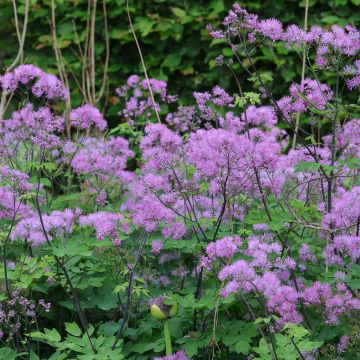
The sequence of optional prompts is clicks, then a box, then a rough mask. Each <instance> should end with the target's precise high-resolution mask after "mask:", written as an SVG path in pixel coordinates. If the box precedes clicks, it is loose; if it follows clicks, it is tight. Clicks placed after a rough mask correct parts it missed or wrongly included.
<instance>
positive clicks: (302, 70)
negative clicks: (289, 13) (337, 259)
mask: <svg viewBox="0 0 360 360" xmlns="http://www.w3.org/2000/svg"><path fill="white" fill-rule="evenodd" d="M308 12H309V0H306V1H305V17H304V30H305V31H307V27H308ZM306 52H307V51H306V46H304V51H303V62H302V69H301V83H300V88H301V92H303V91H304V88H303V86H304V85H303V83H304V80H305V65H306V55H307V54H306ZM299 121H300V112H297V113H296V123H295V133H294V139H293V144H292V147H293V148H294V147H295V146H296V137H297V133H298V130H299Z"/></svg>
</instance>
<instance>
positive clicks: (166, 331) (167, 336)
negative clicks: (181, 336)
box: [163, 319, 172, 356]
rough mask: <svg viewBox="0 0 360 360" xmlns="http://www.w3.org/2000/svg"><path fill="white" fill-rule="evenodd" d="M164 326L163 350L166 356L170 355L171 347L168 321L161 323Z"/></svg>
mask: <svg viewBox="0 0 360 360" xmlns="http://www.w3.org/2000/svg"><path fill="white" fill-rule="evenodd" d="M163 324H164V337H165V349H166V356H169V355H171V354H172V346H171V335H170V327H169V320H168V319H165V320H164V321H163Z"/></svg>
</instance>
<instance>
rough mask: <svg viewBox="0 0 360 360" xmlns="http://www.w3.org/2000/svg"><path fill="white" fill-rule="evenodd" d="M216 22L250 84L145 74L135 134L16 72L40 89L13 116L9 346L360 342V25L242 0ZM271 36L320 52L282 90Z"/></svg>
mask: <svg viewBox="0 0 360 360" xmlns="http://www.w3.org/2000/svg"><path fill="white" fill-rule="evenodd" d="M208 31H209V33H210V36H211V37H213V38H214V39H215V40H216V41H220V42H223V44H224V46H229V48H230V49H231V51H232V54H233V59H232V60H230V61H225V60H224V58H223V57H222V56H219V57H218V58H217V59H216V63H217V65H218V66H223V67H224V68H225V69H227V70H228V71H229V76H232V77H233V79H234V81H235V83H236V86H237V94H231V93H230V92H229V91H227V90H225V89H223V88H222V87H220V86H219V85H215V86H214V87H213V88H212V89H209V90H208V91H204V92H201V91H195V92H194V94H193V95H194V103H193V104H192V105H189V106H183V105H181V104H178V103H177V102H178V99H177V97H176V96H172V95H168V93H167V84H166V82H164V81H160V80H156V79H152V78H150V79H149V78H148V77H147V76H146V77H145V79H142V78H141V77H140V76H138V75H133V76H131V77H129V79H128V80H127V83H126V85H123V86H120V87H119V88H118V89H117V90H116V93H117V95H118V96H119V97H120V98H121V99H122V100H123V102H124V104H123V105H124V106H123V110H122V111H121V112H120V114H119V115H120V116H121V118H122V119H123V120H125V121H126V124H127V126H128V127H129V128H130V129H131V130H132V132H130V133H129V134H130V135H134V134H136V138H133V137H132V136H130V138H125V137H122V136H119V132H121V127H115V128H113V129H111V130H110V131H106V129H107V128H108V124H107V121H106V119H105V117H104V115H103V113H102V112H101V111H100V110H99V109H98V108H97V107H96V106H95V103H85V104H82V105H81V106H78V107H75V108H73V109H69V97H70V96H71V95H70V92H69V91H68V89H67V88H66V86H65V85H64V84H63V82H62V81H61V80H60V79H58V78H57V77H56V76H55V75H52V74H48V73H46V72H44V71H43V70H41V69H39V68H37V67H35V66H33V65H20V66H18V67H16V68H15V69H14V70H12V71H8V72H6V73H5V74H3V75H1V77H0V86H1V89H2V94H3V95H2V96H3V98H4V99H5V100H7V99H10V100H11V97H12V96H13V94H14V93H15V92H16V91H20V90H21V91H23V90H24V89H25V90H26V91H27V93H28V96H27V97H26V100H24V103H20V104H19V108H18V109H16V110H14V111H13V112H11V113H9V115H7V112H5V111H4V112H3V113H2V114H0V115H1V120H0V154H1V158H0V190H1V192H0V225H1V232H0V239H1V246H2V254H1V259H2V261H3V266H2V269H1V270H0V279H1V281H2V286H3V289H4V292H3V295H2V296H1V298H0V301H1V303H0V342H1V344H2V345H3V347H2V348H1V349H0V351H2V352H3V353H4V354H15V355H14V356H17V357H21V356H23V355H24V354H25V355H24V356H26V357H27V358H28V357H30V358H35V359H36V358H43V357H44V356H47V355H48V354H49V356H50V357H49V359H52V360H53V359H65V358H67V357H69V356H72V358H74V359H110V358H112V357H113V356H114V355H116V356H120V358H123V357H124V358H127V357H129V358H156V359H160V358H163V359H188V358H194V359H200V358H205V357H207V356H208V355H209V354H212V356H213V357H215V356H216V357H218V358H223V359H232V358H244V359H245V358H246V357H248V358H255V359H270V360H271V359H274V360H278V359H333V358H334V356H343V357H344V358H347V359H351V358H352V356H356V354H357V353H358V351H359V342H358V331H359V328H360V322H359V316H358V315H359V311H360V299H359V288H360V286H359V281H360V266H359V264H358V261H359V258H360V235H359V231H360V183H359V179H360V178H359V164H360V161H359V157H360V142H359V139H360V119H358V118H357V117H356V114H358V113H359V112H358V111H359V107H358V105H356V104H347V103H346V102H345V101H343V99H342V97H341V96H342V91H341V89H343V88H344V89H346V90H344V91H349V92H356V91H357V90H358V88H359V79H358V78H359V76H358V74H357V72H356V69H357V68H358V62H359V61H358V60H357V59H356V56H357V55H358V54H359V50H360V32H359V30H357V28H355V27H354V26H350V25H349V26H346V27H344V28H342V27H340V26H333V27H331V28H330V29H322V28H320V27H317V26H314V27H312V28H310V29H309V30H303V29H300V28H299V27H298V26H296V25H289V26H287V27H285V26H284V25H283V24H282V23H280V22H279V21H278V20H276V19H259V18H258V16H257V15H255V14H252V13H249V12H248V11H247V10H246V9H243V8H241V7H240V6H239V5H238V4H234V5H233V7H232V9H231V10H230V11H229V13H228V15H227V16H226V17H225V19H224V20H223V21H222V23H221V25H220V27H219V28H215V27H214V26H213V25H210V26H208ZM276 43H282V44H285V45H286V46H287V47H288V48H289V49H290V50H291V51H295V52H297V53H298V54H299V55H302V56H303V57H304V59H305V60H309V62H310V64H309V66H308V68H306V70H307V71H306V76H305V73H304V76H303V77H302V79H300V81H298V80H297V79H294V82H293V83H292V85H291V86H290V88H289V92H288V94H286V95H285V96H283V97H281V98H275V97H274V95H273V94H272V92H271V86H270V85H269V79H267V78H266V76H264V75H263V74H262V73H261V72H260V70H259V69H258V66H257V64H256V63H255V62H254V60H253V54H254V53H255V52H256V51H257V48H258V47H266V48H271V49H272V50H273V48H274V44H276ZM311 60H313V62H311ZM305 62H306V61H305ZM235 64H237V65H238V66H241V67H243V68H244V69H245V70H246V71H247V72H248V73H249V76H251V77H250V78H249V82H250V85H249V84H247V83H246V81H245V80H244V79H239V78H238V77H237V75H236V66H235ZM251 84H252V86H253V88H252V89H251V90H253V91H244V89H246V88H247V87H248V86H251ZM5 103H7V101H5ZM134 159H135V160H136V161H135V162H132V163H130V161H131V160H134ZM40 294H41V296H40ZM150 298H151V299H152V300H151V301H150V303H149V304H148V302H149V299H150ZM47 301H49V303H48V302H47ZM50 303H51V307H50ZM37 304H38V305H37ZM148 305H150V308H151V314H152V315H153V317H154V318H152V317H151V316H150V312H149V309H148ZM178 308H179V309H180V310H179V312H178ZM39 310H41V311H39ZM43 310H44V311H43ZM55 320H56V321H55ZM74 320H75V321H74ZM156 320H161V321H162V324H161V323H160V322H159V321H156ZM161 325H163V326H164V337H163V336H162V333H163V330H162V326H161ZM48 327H55V328H53V329H52V330H49V329H48ZM41 328H45V330H44V331H40V329H41ZM64 329H65V330H64ZM170 329H171V331H170ZM63 339H64V340H63ZM42 343H45V344H46V346H43V345H42ZM172 345H174V352H173V350H172ZM49 349H55V352H54V351H52V352H51V350H49ZM164 353H165V354H164ZM0 354H1V353H0ZM81 354H83V355H81ZM354 354H355V355H354ZM162 355H166V356H165V357H161V356H162Z"/></svg>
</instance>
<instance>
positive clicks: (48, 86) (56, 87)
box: [0, 64, 69, 101]
mask: <svg viewBox="0 0 360 360" xmlns="http://www.w3.org/2000/svg"><path fill="white" fill-rule="evenodd" d="M30 82H32V83H33V84H32V87H31V91H32V93H33V94H34V95H35V96H36V97H42V96H43V97H45V98H46V99H47V100H55V99H61V100H64V101H65V100H66V99H68V97H69V90H68V89H67V88H66V87H65V86H64V84H63V83H62V82H61V81H60V80H59V79H58V78H57V77H56V76H55V75H52V74H48V73H45V72H44V71H42V70H41V69H39V68H38V67H36V66H34V65H31V64H24V65H20V66H18V67H17V68H15V70H14V71H13V72H10V73H7V74H5V75H3V76H0V85H1V87H2V88H3V90H4V91H5V92H7V93H10V92H12V91H15V90H16V89H17V88H18V86H19V85H20V84H22V85H27V84H29V83H30Z"/></svg>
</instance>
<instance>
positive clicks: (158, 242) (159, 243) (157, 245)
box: [151, 240, 164, 255]
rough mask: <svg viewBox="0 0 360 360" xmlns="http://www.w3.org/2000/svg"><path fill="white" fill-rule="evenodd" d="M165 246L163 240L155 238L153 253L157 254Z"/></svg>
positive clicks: (152, 246) (152, 247)
mask: <svg viewBox="0 0 360 360" xmlns="http://www.w3.org/2000/svg"><path fill="white" fill-rule="evenodd" d="M163 247H164V243H163V242H162V241H161V240H153V241H152V242H151V253H152V254H154V255H157V254H159V253H160V251H161V250H162V248H163Z"/></svg>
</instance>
